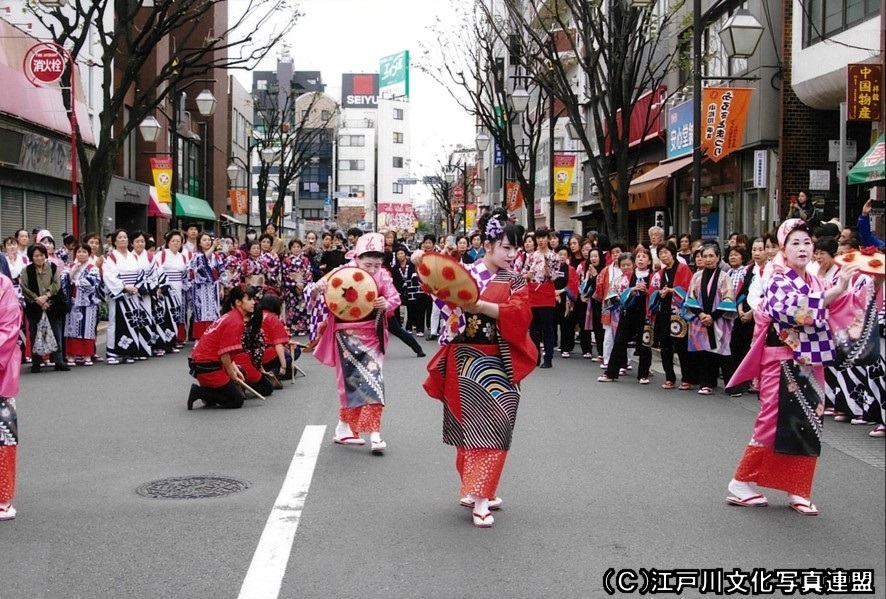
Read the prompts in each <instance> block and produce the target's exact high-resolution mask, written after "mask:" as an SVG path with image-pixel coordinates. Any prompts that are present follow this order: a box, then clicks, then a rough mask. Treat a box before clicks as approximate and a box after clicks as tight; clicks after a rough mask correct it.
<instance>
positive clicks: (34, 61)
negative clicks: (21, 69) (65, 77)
mask: <svg viewBox="0 0 886 599" xmlns="http://www.w3.org/2000/svg"><path fill="white" fill-rule="evenodd" d="M66 63H67V60H66V58H65V55H64V53H63V52H62V50H61V49H60V48H58V47H57V46H55V45H54V44H37V45H35V46H31V48H30V49H29V50H28V53H27V54H26V55H25V65H24V66H25V74H26V75H27V76H28V79H30V81H31V83H33V84H34V85H40V84H44V83H55V82H56V81H58V80H59V79H60V78H61V76H62V73H64V72H65V64H66Z"/></svg>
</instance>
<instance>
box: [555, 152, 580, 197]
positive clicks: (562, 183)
mask: <svg viewBox="0 0 886 599" xmlns="http://www.w3.org/2000/svg"><path fill="white" fill-rule="evenodd" d="M574 174H575V154H554V201H555V202H566V201H567V200H569V192H570V191H572V176H573V175H574Z"/></svg>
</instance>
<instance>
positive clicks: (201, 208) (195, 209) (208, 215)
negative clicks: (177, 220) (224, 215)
mask: <svg viewBox="0 0 886 599" xmlns="http://www.w3.org/2000/svg"><path fill="white" fill-rule="evenodd" d="M175 214H176V216H188V217H190V218H199V219H200V220H212V221H214V220H215V211H214V210H213V209H212V206H210V205H209V202H207V201H206V200H203V199H200V198H195V197H194V196H189V195H185V194H183V193H177V194H175Z"/></svg>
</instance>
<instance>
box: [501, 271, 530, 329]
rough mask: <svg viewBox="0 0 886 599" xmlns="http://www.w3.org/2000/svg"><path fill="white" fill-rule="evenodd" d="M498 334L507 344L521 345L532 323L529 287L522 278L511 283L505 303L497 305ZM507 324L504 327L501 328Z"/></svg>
mask: <svg viewBox="0 0 886 599" xmlns="http://www.w3.org/2000/svg"><path fill="white" fill-rule="evenodd" d="M498 322H499V327H498V328H499V332H500V333H501V337H502V339H504V340H505V341H506V342H507V343H508V344H520V343H523V341H524V339H525V338H526V332H527V331H528V330H529V325H530V323H531V322H532V309H531V308H530V307H529V287H527V285H526V283H525V281H523V280H522V278H520V277H517V278H516V279H515V280H514V281H513V282H512V283H511V293H510V295H509V296H508V299H507V301H505V302H503V303H500V304H499V305H498ZM502 323H507V324H506V326H501V325H502Z"/></svg>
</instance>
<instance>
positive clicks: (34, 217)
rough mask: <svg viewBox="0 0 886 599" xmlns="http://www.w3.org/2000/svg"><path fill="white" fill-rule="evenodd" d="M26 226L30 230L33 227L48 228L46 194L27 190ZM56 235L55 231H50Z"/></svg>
mask: <svg viewBox="0 0 886 599" xmlns="http://www.w3.org/2000/svg"><path fill="white" fill-rule="evenodd" d="M25 228H26V229H27V230H28V232H30V231H31V229H45V228H46V195H45V194H42V193H37V192H34V191H26V192H25ZM50 232H51V233H52V234H53V235H56V232H55V231H50Z"/></svg>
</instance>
